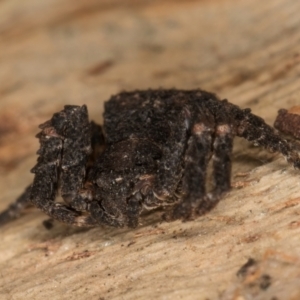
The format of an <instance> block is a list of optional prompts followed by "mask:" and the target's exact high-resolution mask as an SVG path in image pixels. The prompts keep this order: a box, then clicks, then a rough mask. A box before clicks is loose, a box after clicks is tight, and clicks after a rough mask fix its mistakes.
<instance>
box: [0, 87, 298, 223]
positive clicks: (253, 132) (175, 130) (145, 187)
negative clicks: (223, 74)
mask: <svg viewBox="0 0 300 300" xmlns="http://www.w3.org/2000/svg"><path fill="white" fill-rule="evenodd" d="M40 128H41V129H42V131H41V132H40V133H39V134H38V135H37V137H38V138H39V139H40V144H41V147H40V150H39V151H38V154H39V158H38V162H37V165H36V166H35V167H34V168H33V169H32V172H33V173H35V178H34V182H33V184H32V185H31V186H29V187H28V188H27V189H26V191H25V192H24V194H23V195H21V196H20V198H18V199H17V202H16V203H14V204H12V205H11V206H10V207H9V208H8V209H7V210H6V211H4V212H3V213H2V214H0V224H1V223H2V224H4V223H6V222H7V221H8V220H10V219H12V218H15V217H16V216H17V215H18V214H19V212H20V211H21V210H22V209H23V208H24V207H25V206H26V205H27V204H33V205H35V206H36V207H38V208H39V209H41V210H42V211H44V212H45V213H46V214H47V215H49V216H50V217H51V218H53V219H56V220H59V221H61V222H64V223H68V224H71V225H77V226H97V225H101V224H106V225H109V226H114V227H122V226H129V227H136V226H137V225H138V223H139V216H140V214H141V212H142V210H143V209H152V208H155V207H164V208H165V209H166V213H165V214H164V219H165V220H167V221H171V220H176V219H181V220H190V219H193V218H195V217H197V216H200V215H203V214H204V213H206V212H208V211H210V210H211V209H212V208H213V207H214V206H215V205H216V204H217V203H218V202H219V200H220V199H221V198H222V196H223V195H224V193H226V192H227V191H228V190H229V189H230V173H231V152H232V145H233V139H234V137H235V136H239V137H243V138H245V139H247V140H249V141H250V142H252V143H254V144H256V145H258V146H261V147H264V148H266V149H268V150H270V151H273V152H274V151H277V152H280V153H282V154H283V155H284V156H285V157H286V159H287V160H288V161H289V162H290V163H293V164H294V166H295V167H296V168H299V167H300V159H299V156H298V153H297V151H295V149H294V147H293V145H292V144H290V143H288V142H287V141H286V140H284V139H282V138H281V137H280V136H279V135H278V134H277V133H276V132H275V130H274V129H273V128H272V127H270V126H269V125H267V124H266V123H265V122H264V120H263V119H261V118H260V117H257V116H255V115H253V114H252V113H251V111H250V109H240V108H239V107H238V106H236V105H234V104H231V103H229V102H228V101H227V100H219V99H218V98H217V97H216V96H215V95H214V94H212V93H208V92H205V91H202V90H191V91H185V90H175V89H172V90H163V89H159V90H145V91H133V92H123V93H120V94H118V95H115V96H112V97H111V99H110V100H109V101H107V102H106V103H105V112H104V125H103V133H102V129H101V126H99V125H96V124H95V123H93V122H89V120H88V113H87V108H86V106H84V105H83V106H82V107H79V106H65V108H64V110H62V111H61V112H59V113H56V114H54V115H53V117H52V119H51V120H49V121H47V122H46V123H44V124H42V125H41V126H40ZM211 159H212V160H213V164H212V167H213V175H212V176H213V181H214V186H213V188H212V190H211V191H209V192H207V191H206V183H205V182H206V175H207V174H206V173H207V167H208V163H209V161H210V160H211ZM58 189H60V190H61V195H62V198H63V200H64V203H58V202H56V201H55V200H56V196H57V193H58Z"/></svg>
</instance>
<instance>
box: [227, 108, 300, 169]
mask: <svg viewBox="0 0 300 300" xmlns="http://www.w3.org/2000/svg"><path fill="white" fill-rule="evenodd" d="M232 106H233V105H232ZM241 112H242V116H238V119H239V120H238V125H237V136H239V137H243V138H245V139H247V140H248V141H250V142H252V143H253V144H254V145H257V146H260V147H263V148H265V149H267V150H269V151H271V152H279V153H281V154H282V155H283V156H284V157H285V158H286V159H287V161H288V162H289V163H292V164H293V165H294V167H295V168H297V169H300V158H299V154H298V152H297V150H296V147H295V146H293V145H292V144H291V143H290V142H288V141H286V140H285V139H284V138H282V137H281V136H280V135H279V134H277V133H276V131H275V130H274V128H273V127H271V126H269V125H268V124H266V123H265V122H264V120H263V119H261V118H260V117H258V116H256V115H254V114H252V113H251V112H250V109H244V110H242V111H241Z"/></svg>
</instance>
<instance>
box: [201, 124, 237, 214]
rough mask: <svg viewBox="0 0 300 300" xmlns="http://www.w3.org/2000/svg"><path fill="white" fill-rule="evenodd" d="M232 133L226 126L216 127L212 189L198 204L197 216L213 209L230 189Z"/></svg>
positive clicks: (228, 126)
mask: <svg viewBox="0 0 300 300" xmlns="http://www.w3.org/2000/svg"><path fill="white" fill-rule="evenodd" d="M233 138H234V135H233V132H232V128H231V126H230V125H228V124H220V125H218V126H217V127H216V134H215V139H214V143H213V153H214V154H213V158H212V159H213V180H214V189H213V191H212V192H211V193H209V194H207V195H206V197H204V198H203V200H202V201H201V202H200V204H199V206H198V207H197V209H196V214H197V215H198V216H200V215H203V214H205V213H206V212H208V211H210V210H211V209H212V208H214V207H215V206H216V205H217V204H218V202H219V201H220V200H221V198H222V196H223V195H224V194H225V193H226V192H227V191H229V190H230V187H231V184H230V183H231V153H232V148H233Z"/></svg>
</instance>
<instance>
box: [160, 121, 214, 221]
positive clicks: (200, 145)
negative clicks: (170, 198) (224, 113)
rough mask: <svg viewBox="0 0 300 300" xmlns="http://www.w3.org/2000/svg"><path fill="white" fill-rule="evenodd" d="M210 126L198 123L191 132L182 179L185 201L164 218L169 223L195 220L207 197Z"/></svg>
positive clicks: (210, 141) (210, 140)
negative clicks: (196, 211)
mask: <svg viewBox="0 0 300 300" xmlns="http://www.w3.org/2000/svg"><path fill="white" fill-rule="evenodd" d="M210 125H211V124H206V123H196V124H195V125H194V126H193V128H192V130H191V137H190V138H189V140H188V147H187V150H186V153H185V167H184V175H183V178H182V188H183V191H184V195H183V199H182V201H181V202H180V203H179V204H177V205H176V206H175V207H174V209H173V211H171V212H170V213H166V214H165V215H164V216H163V218H164V219H166V220H167V221H171V220H176V219H183V220H188V219H191V218H193V216H194V215H195V209H196V208H197V207H198V206H199V204H200V203H203V201H204V199H205V197H206V188H205V185H206V184H205V181H206V174H207V167H208V163H209V160H210V157H211V144H212V132H211V128H212V126H210Z"/></svg>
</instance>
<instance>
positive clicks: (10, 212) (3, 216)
mask: <svg viewBox="0 0 300 300" xmlns="http://www.w3.org/2000/svg"><path fill="white" fill-rule="evenodd" d="M30 192H31V185H30V186H28V187H27V188H26V189H25V191H24V192H23V193H22V194H21V195H20V196H19V197H18V198H17V200H16V201H15V202H14V203H12V204H10V205H9V207H8V208H7V209H6V210H4V211H3V212H1V213H0V226H1V225H4V224H6V223H8V222H10V221H12V220H14V219H17V218H18V217H19V216H20V214H21V213H22V212H23V210H25V209H26V208H27V207H30V206H31V205H32V204H31V202H30V199H29V196H30Z"/></svg>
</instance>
